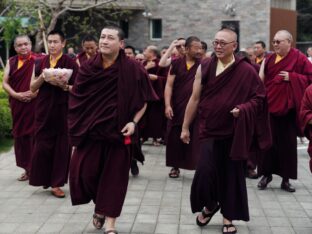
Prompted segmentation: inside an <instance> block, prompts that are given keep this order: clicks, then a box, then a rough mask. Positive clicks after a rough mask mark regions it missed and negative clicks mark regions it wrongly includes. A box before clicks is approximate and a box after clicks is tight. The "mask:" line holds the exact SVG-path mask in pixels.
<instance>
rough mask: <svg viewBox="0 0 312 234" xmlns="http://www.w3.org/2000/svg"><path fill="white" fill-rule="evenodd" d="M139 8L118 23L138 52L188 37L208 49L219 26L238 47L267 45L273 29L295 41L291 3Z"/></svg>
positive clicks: (165, 1)
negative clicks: (231, 33)
mask: <svg viewBox="0 0 312 234" xmlns="http://www.w3.org/2000/svg"><path fill="white" fill-rule="evenodd" d="M142 6H143V8H144V9H142ZM140 8H141V9H137V10H136V11H134V12H133V14H132V16H131V17H129V19H128V20H127V22H122V24H121V25H122V26H123V28H124V29H125V30H126V31H127V36H128V38H127V40H126V43H127V44H129V45H132V46H134V47H135V48H137V49H140V50H142V49H143V48H144V47H145V46H146V45H156V46H158V47H159V48H161V47H163V46H168V45H169V44H170V43H171V41H172V40H174V39H176V38H179V37H185V38H186V37H188V36H191V35H194V36H198V37H199V38H200V39H201V40H202V41H205V42H206V43H207V44H208V46H209V48H208V50H209V49H210V50H212V46H211V42H212V40H213V37H214V35H215V33H216V31H217V30H218V29H220V27H221V25H222V24H230V25H233V26H235V27H236V28H237V32H238V35H239V46H240V48H246V47H249V46H251V45H252V44H253V43H254V42H255V41H258V40H262V41H264V42H265V43H266V44H267V45H269V42H270V41H271V40H272V37H273V36H274V33H275V31H274V30H276V29H287V30H289V31H290V32H291V33H292V34H293V35H294V38H296V11H295V10H296V1H295V0H233V1H229V0H219V1H214V0H197V1H194V0H149V1H148V0H145V1H141V7H140ZM283 16H285V17H283ZM284 18H286V19H287V20H286V21H285V20H282V21H281V19H284ZM268 48H270V47H268Z"/></svg>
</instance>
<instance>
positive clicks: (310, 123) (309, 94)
mask: <svg viewBox="0 0 312 234" xmlns="http://www.w3.org/2000/svg"><path fill="white" fill-rule="evenodd" d="M300 125H301V126H300V127H301V130H302V132H303V133H304V135H305V136H306V137H307V138H308V139H309V146H308V154H309V156H310V162H309V167H310V171H311V173H312V85H310V86H309V87H308V88H307V89H306V91H305V93H304V96H303V98H302V102H301V109H300Z"/></svg>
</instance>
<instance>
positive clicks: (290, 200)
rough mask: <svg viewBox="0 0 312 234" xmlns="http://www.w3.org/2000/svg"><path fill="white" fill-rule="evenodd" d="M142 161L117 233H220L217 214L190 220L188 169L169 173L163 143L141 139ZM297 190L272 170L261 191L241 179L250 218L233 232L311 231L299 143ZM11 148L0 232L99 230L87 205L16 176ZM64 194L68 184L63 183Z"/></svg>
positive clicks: (3, 162)
mask: <svg viewBox="0 0 312 234" xmlns="http://www.w3.org/2000/svg"><path fill="white" fill-rule="evenodd" d="M143 149H144V152H145V154H146V163H145V165H144V166H143V167H140V169H141V172H140V176H138V177H136V178H133V177H130V182H129V188H128V193H127V198H126V201H125V204H124V208H123V211H122V215H121V217H120V218H119V219H118V221H117V228H118V230H119V233H132V234H139V233H140V234H143V233H159V234H160V233H168V234H178V233H179V234H184V233H185V234H186V233H187V234H208V233H209V234H213V233H221V220H222V219H221V215H220V213H218V214H217V215H216V216H215V217H214V218H213V219H212V221H211V223H210V224H209V225H208V226H207V227H204V228H202V229H200V228H199V227H197V226H196V224H195V217H196V216H195V215H194V214H192V213H191V210H190V203H189V194H190V185H191V182H192V177H193V172H189V171H184V170H182V172H181V177H180V178H178V179H169V178H168V176H167V174H168V171H169V168H166V167H165V156H164V152H165V148H164V147H154V146H149V145H145V146H144V148H143ZM298 169H299V173H298V177H299V179H298V180H297V181H293V185H294V186H295V187H296V189H297V191H296V192H295V193H287V192H284V191H282V190H280V189H279V186H280V182H281V178H279V177H277V176H274V179H273V181H272V182H271V184H270V185H269V186H268V189H267V190H265V191H259V190H258V189H257V180H249V179H248V180H247V185H248V198H249V208H250V216H251V217H250V218H251V221H250V222H248V223H245V222H234V224H236V225H237V227H238V233H259V234H264V233H265V234H270V233H277V234H286V233H298V234H312V175H311V173H310V172H309V170H308V155H307V153H306V146H305V145H299V164H298ZM20 174H21V170H20V169H18V168H16V167H15V159H14V155H13V152H12V151H10V152H8V153H4V154H1V155H0V233H103V231H97V230H95V229H94V228H93V226H92V223H91V215H92V213H93V205H92V204H89V205H82V206H75V207H73V206H71V202H70V198H69V196H67V197H66V198H65V199H57V198H54V197H52V196H51V195H50V192H49V191H47V190H43V189H42V188H36V187H31V186H28V184H27V183H26V182H18V181H17V180H16V178H17V177H18V176H19V175H20ZM65 191H66V194H67V195H68V186H66V187H65Z"/></svg>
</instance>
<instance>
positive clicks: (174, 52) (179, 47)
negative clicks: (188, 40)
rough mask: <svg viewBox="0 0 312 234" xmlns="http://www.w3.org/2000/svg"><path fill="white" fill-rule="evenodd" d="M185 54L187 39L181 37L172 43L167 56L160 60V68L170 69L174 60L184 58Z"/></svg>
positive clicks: (166, 53)
mask: <svg viewBox="0 0 312 234" xmlns="http://www.w3.org/2000/svg"><path fill="white" fill-rule="evenodd" d="M184 54H185V39H184V38H183V37H180V38H178V39H176V40H173V41H172V42H171V44H170V46H169V48H168V49H167V50H166V52H165V54H164V55H162V56H161V58H160V60H159V66H160V67H169V66H170V64H171V61H172V60H173V59H176V58H180V57H183V56H184Z"/></svg>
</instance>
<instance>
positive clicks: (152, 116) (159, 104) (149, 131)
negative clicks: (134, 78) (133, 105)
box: [141, 45, 166, 146]
mask: <svg viewBox="0 0 312 234" xmlns="http://www.w3.org/2000/svg"><path fill="white" fill-rule="evenodd" d="M158 54H159V52H158V49H157V47H156V46H153V45H149V46H147V47H146V49H145V50H144V57H145V59H146V60H145V61H144V63H143V66H144V67H145V69H146V71H147V73H148V76H149V78H150V80H151V83H152V86H153V89H154V91H155V92H156V94H157V96H158V97H159V98H160V99H159V100H157V101H155V102H151V103H150V104H149V105H148V107H147V109H146V112H145V115H144V117H143V118H144V126H143V127H142V132H141V137H142V138H143V139H144V140H147V139H148V138H150V137H151V138H153V145H154V146H160V143H161V141H162V139H163V138H164V134H165V131H164V129H165V123H166V120H165V118H166V117H165V116H164V110H165V107H164V100H163V96H164V95H163V94H164V88H165V84H166V77H165V76H160V75H159V73H158V72H159V70H160V68H159V66H158V63H159V58H158Z"/></svg>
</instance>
